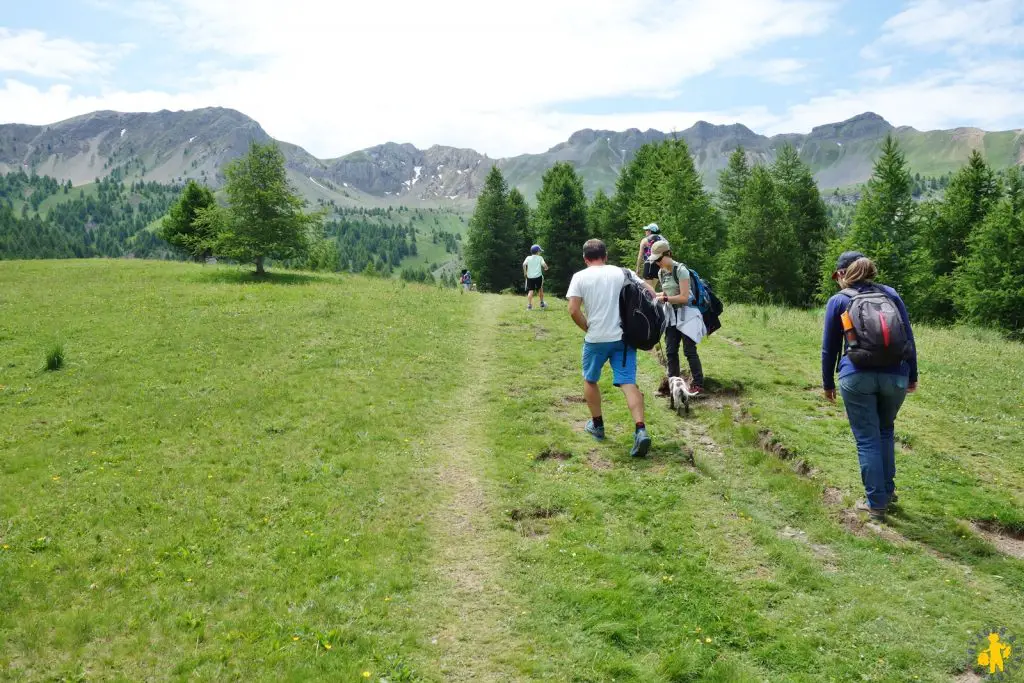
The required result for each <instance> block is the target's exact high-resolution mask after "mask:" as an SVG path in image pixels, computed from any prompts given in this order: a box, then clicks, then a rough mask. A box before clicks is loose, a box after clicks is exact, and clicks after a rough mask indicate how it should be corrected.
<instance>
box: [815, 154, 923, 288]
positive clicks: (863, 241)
mask: <svg viewBox="0 0 1024 683" xmlns="http://www.w3.org/2000/svg"><path fill="white" fill-rule="evenodd" d="M912 183H913V181H912V179H911V177H910V171H909V170H908V168H907V161H906V158H905V157H904V155H903V152H902V151H901V150H900V147H899V143H897V142H896V140H895V139H894V138H893V137H892V136H891V135H887V136H886V138H885V141H884V142H883V143H882V155H881V156H880V157H879V158H878V161H876V162H875V170H874V173H873V174H872V176H871V179H870V180H868V183H867V187H865V189H864V193H863V195H862V196H861V200H860V203H859V204H858V205H857V211H856V213H855V214H854V217H853V225H852V226H851V228H850V232H849V234H848V235H847V237H846V239H845V246H846V247H847V248H850V249H857V250H858V251H862V252H864V254H865V255H866V256H868V257H869V258H871V259H872V260H874V262H875V263H876V264H877V265H878V271H879V281H880V282H885V283H887V284H889V285H891V286H892V287H894V288H895V289H896V290H897V291H903V289H905V285H906V284H907V283H908V282H909V280H910V270H911V259H912V252H913V250H914V242H915V240H914V200H913V197H912V196H911V189H912V188H911V186H912ZM834 265H835V264H834V263H828V262H825V263H823V264H822V270H823V272H824V271H825V270H828V273H829V275H831V272H832V268H833V267H834Z"/></svg>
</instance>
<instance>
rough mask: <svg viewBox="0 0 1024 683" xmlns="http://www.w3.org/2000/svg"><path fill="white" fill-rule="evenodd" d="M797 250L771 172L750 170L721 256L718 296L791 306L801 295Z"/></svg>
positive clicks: (790, 226)
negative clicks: (720, 290) (720, 292)
mask: <svg viewBox="0 0 1024 683" xmlns="http://www.w3.org/2000/svg"><path fill="white" fill-rule="evenodd" d="M797 248H798V243H797V239H796V235H795V234H794V233H793V226H792V223H791V222H790V220H789V217H788V215H787V210H786V204H785V202H784V201H783V198H782V195H781V193H780V192H779V189H778V187H776V184H775V180H774V179H773V177H772V174H771V172H769V171H768V170H767V169H765V168H762V167H760V166H759V167H757V168H755V169H754V170H753V171H752V172H751V174H750V180H749V181H748V182H747V183H746V186H745V187H744V190H743V197H742V199H741V200H740V213H739V216H738V217H737V219H736V222H735V223H734V224H733V226H732V229H731V230H730V232H729V246H728V248H727V250H726V252H725V254H724V256H723V258H722V265H723V268H722V274H721V284H722V294H723V295H724V296H726V297H727V298H728V299H729V300H730V301H741V302H743V301H746V302H773V303H780V304H793V303H796V302H797V301H798V300H799V298H800V296H801V281H800V263H799V261H798V260H797V259H794V258H793V254H794V253H795V252H796V250H797Z"/></svg>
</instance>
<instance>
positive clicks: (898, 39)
mask: <svg viewBox="0 0 1024 683" xmlns="http://www.w3.org/2000/svg"><path fill="white" fill-rule="evenodd" d="M882 31H883V33H882V36H881V38H879V39H878V41H876V43H875V44H874V45H872V46H869V47H868V48H867V49H866V50H867V51H866V54H867V55H868V56H873V55H877V54H878V53H879V51H880V50H881V48H883V47H894V46H896V47H910V48H917V49H925V50H949V51H951V52H954V53H957V54H964V53H966V51H967V50H969V49H970V48H971V47H976V46H996V45H1004V46H1018V47H1019V46H1020V45H1021V44H1024V3H1022V2H1021V1H1020V0H966V1H965V0H914V1H913V2H911V3H910V6H909V7H907V9H905V10H904V11H902V12H900V13H899V14H897V15H895V16H893V17H892V18H890V19H889V20H888V21H886V22H885V24H884V25H883V26H882Z"/></svg>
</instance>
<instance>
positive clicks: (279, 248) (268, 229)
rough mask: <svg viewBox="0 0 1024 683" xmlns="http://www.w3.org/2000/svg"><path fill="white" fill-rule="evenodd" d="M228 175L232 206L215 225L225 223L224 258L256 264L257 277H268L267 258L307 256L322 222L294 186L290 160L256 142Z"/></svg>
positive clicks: (220, 247) (229, 167) (221, 240)
mask: <svg viewBox="0 0 1024 683" xmlns="http://www.w3.org/2000/svg"><path fill="white" fill-rule="evenodd" d="M224 175H225V176H226V177H227V183H226V184H225V186H224V190H225V192H226V193H227V196H228V203H229V206H228V209H227V210H226V211H224V212H223V214H222V215H221V216H219V217H218V218H219V220H216V221H215V220H210V222H211V223H217V222H219V223H220V226H219V230H218V232H219V237H218V240H217V244H218V247H217V252H218V253H220V254H223V255H224V256H227V257H229V258H233V259H236V260H238V261H242V262H251V263H254V264H255V265H256V275H264V274H265V273H266V271H265V270H264V262H265V261H266V259H267V258H274V259H295V258H302V257H304V256H306V254H307V253H308V251H309V246H310V232H311V228H313V227H315V226H317V225H318V224H320V222H321V221H322V216H321V214H319V213H306V212H304V211H303V210H302V209H303V207H304V205H305V202H304V201H303V199H302V198H301V197H300V196H299V195H298V194H296V193H295V191H294V190H293V189H292V187H291V185H290V184H289V182H288V176H287V175H286V173H285V168H284V154H282V153H281V150H280V149H279V148H278V146H277V145H276V144H274V143H273V142H270V143H268V144H265V145H261V144H259V143H256V142H253V143H252V144H251V145H250V146H249V152H248V153H247V154H246V155H245V156H243V157H241V158H239V159H236V160H235V161H232V162H231V163H230V164H228V165H227V167H226V168H225V169H224ZM210 211H211V210H209V209H208V210H207V213H209V212H210ZM207 218H208V219H209V218H212V217H210V216H207Z"/></svg>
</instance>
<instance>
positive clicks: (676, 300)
mask: <svg viewBox="0 0 1024 683" xmlns="http://www.w3.org/2000/svg"><path fill="white" fill-rule="evenodd" d="M661 300H662V301H664V302H666V303H670V304H684V305H685V304H688V303H690V278H686V282H680V283H679V294H677V295H676V296H665V295H664V293H663V294H662V295H661Z"/></svg>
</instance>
